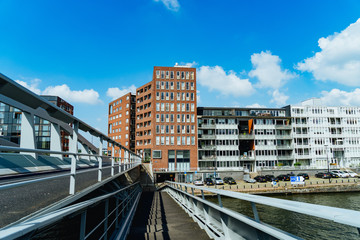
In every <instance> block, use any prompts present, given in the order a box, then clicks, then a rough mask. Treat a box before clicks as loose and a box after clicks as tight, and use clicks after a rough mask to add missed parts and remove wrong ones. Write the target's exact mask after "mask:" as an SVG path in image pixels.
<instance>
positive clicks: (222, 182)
mask: <svg viewBox="0 0 360 240" xmlns="http://www.w3.org/2000/svg"><path fill="white" fill-rule="evenodd" d="M214 182H215V184H216V185H224V181H223V180H222V179H221V178H219V177H216V178H215V179H214Z"/></svg>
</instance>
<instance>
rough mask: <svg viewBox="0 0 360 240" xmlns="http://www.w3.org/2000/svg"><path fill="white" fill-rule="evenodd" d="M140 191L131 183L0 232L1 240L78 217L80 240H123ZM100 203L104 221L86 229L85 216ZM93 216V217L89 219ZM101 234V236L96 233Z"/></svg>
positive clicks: (87, 218) (137, 185) (138, 185)
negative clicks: (102, 207) (66, 218)
mask: <svg viewBox="0 0 360 240" xmlns="http://www.w3.org/2000/svg"><path fill="white" fill-rule="evenodd" d="M141 192H142V189H141V186H140V183H139V182H137V183H134V184H132V185H129V186H127V187H125V188H123V189H120V190H117V191H114V192H112V193H109V194H105V195H103V196H100V197H96V198H93V199H90V200H87V201H83V202H80V203H77V204H74V205H71V206H68V207H65V208H62V209H59V210H56V211H53V212H51V213H47V214H44V215H41V216H39V217H36V218H33V219H30V220H28V221H24V222H21V223H19V224H17V225H15V226H11V227H9V228H4V229H0V236H1V239H6V240H7V239H15V238H19V237H24V236H29V234H31V233H32V232H36V231H38V230H39V229H44V228H45V227H48V226H51V225H53V224H54V223H57V222H59V221H61V220H62V219H64V218H65V217H69V216H71V218H75V217H76V216H80V225H79V226H80V227H79V229H78V232H79V238H80V239H81V240H82V239H109V238H111V239H126V235H127V234H128V232H129V229H130V226H131V222H132V219H133V217H134V214H135V211H136V208H137V205H138V202H139V199H140V195H141ZM100 203H103V206H104V209H103V216H104V217H103V218H100V219H96V220H97V223H96V224H95V226H94V227H91V228H89V227H87V221H89V218H90V217H91V216H88V214H87V213H88V212H89V211H91V209H92V208H95V207H98V206H99V204H100ZM97 211H98V209H97ZM93 218H94V216H93V217H92V219H93ZM99 232H100V233H99Z"/></svg>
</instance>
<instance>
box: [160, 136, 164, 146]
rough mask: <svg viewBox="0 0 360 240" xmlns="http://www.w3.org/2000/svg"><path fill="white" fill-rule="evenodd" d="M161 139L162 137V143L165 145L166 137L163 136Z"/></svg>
mask: <svg viewBox="0 0 360 240" xmlns="http://www.w3.org/2000/svg"><path fill="white" fill-rule="evenodd" d="M160 139H161V145H165V137H163V136H161V137H160Z"/></svg>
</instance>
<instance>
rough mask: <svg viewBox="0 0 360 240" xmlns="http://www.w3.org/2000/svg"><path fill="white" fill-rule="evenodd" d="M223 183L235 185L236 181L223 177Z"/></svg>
mask: <svg viewBox="0 0 360 240" xmlns="http://www.w3.org/2000/svg"><path fill="white" fill-rule="evenodd" d="M223 181H224V183H227V184H230V185H231V184H236V181H235V180H234V179H233V178H232V177H224V179H223Z"/></svg>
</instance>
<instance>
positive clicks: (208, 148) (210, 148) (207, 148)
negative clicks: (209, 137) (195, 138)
mask: <svg viewBox="0 0 360 240" xmlns="http://www.w3.org/2000/svg"><path fill="white" fill-rule="evenodd" d="M199 150H216V146H211V145H210V146H199Z"/></svg>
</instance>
